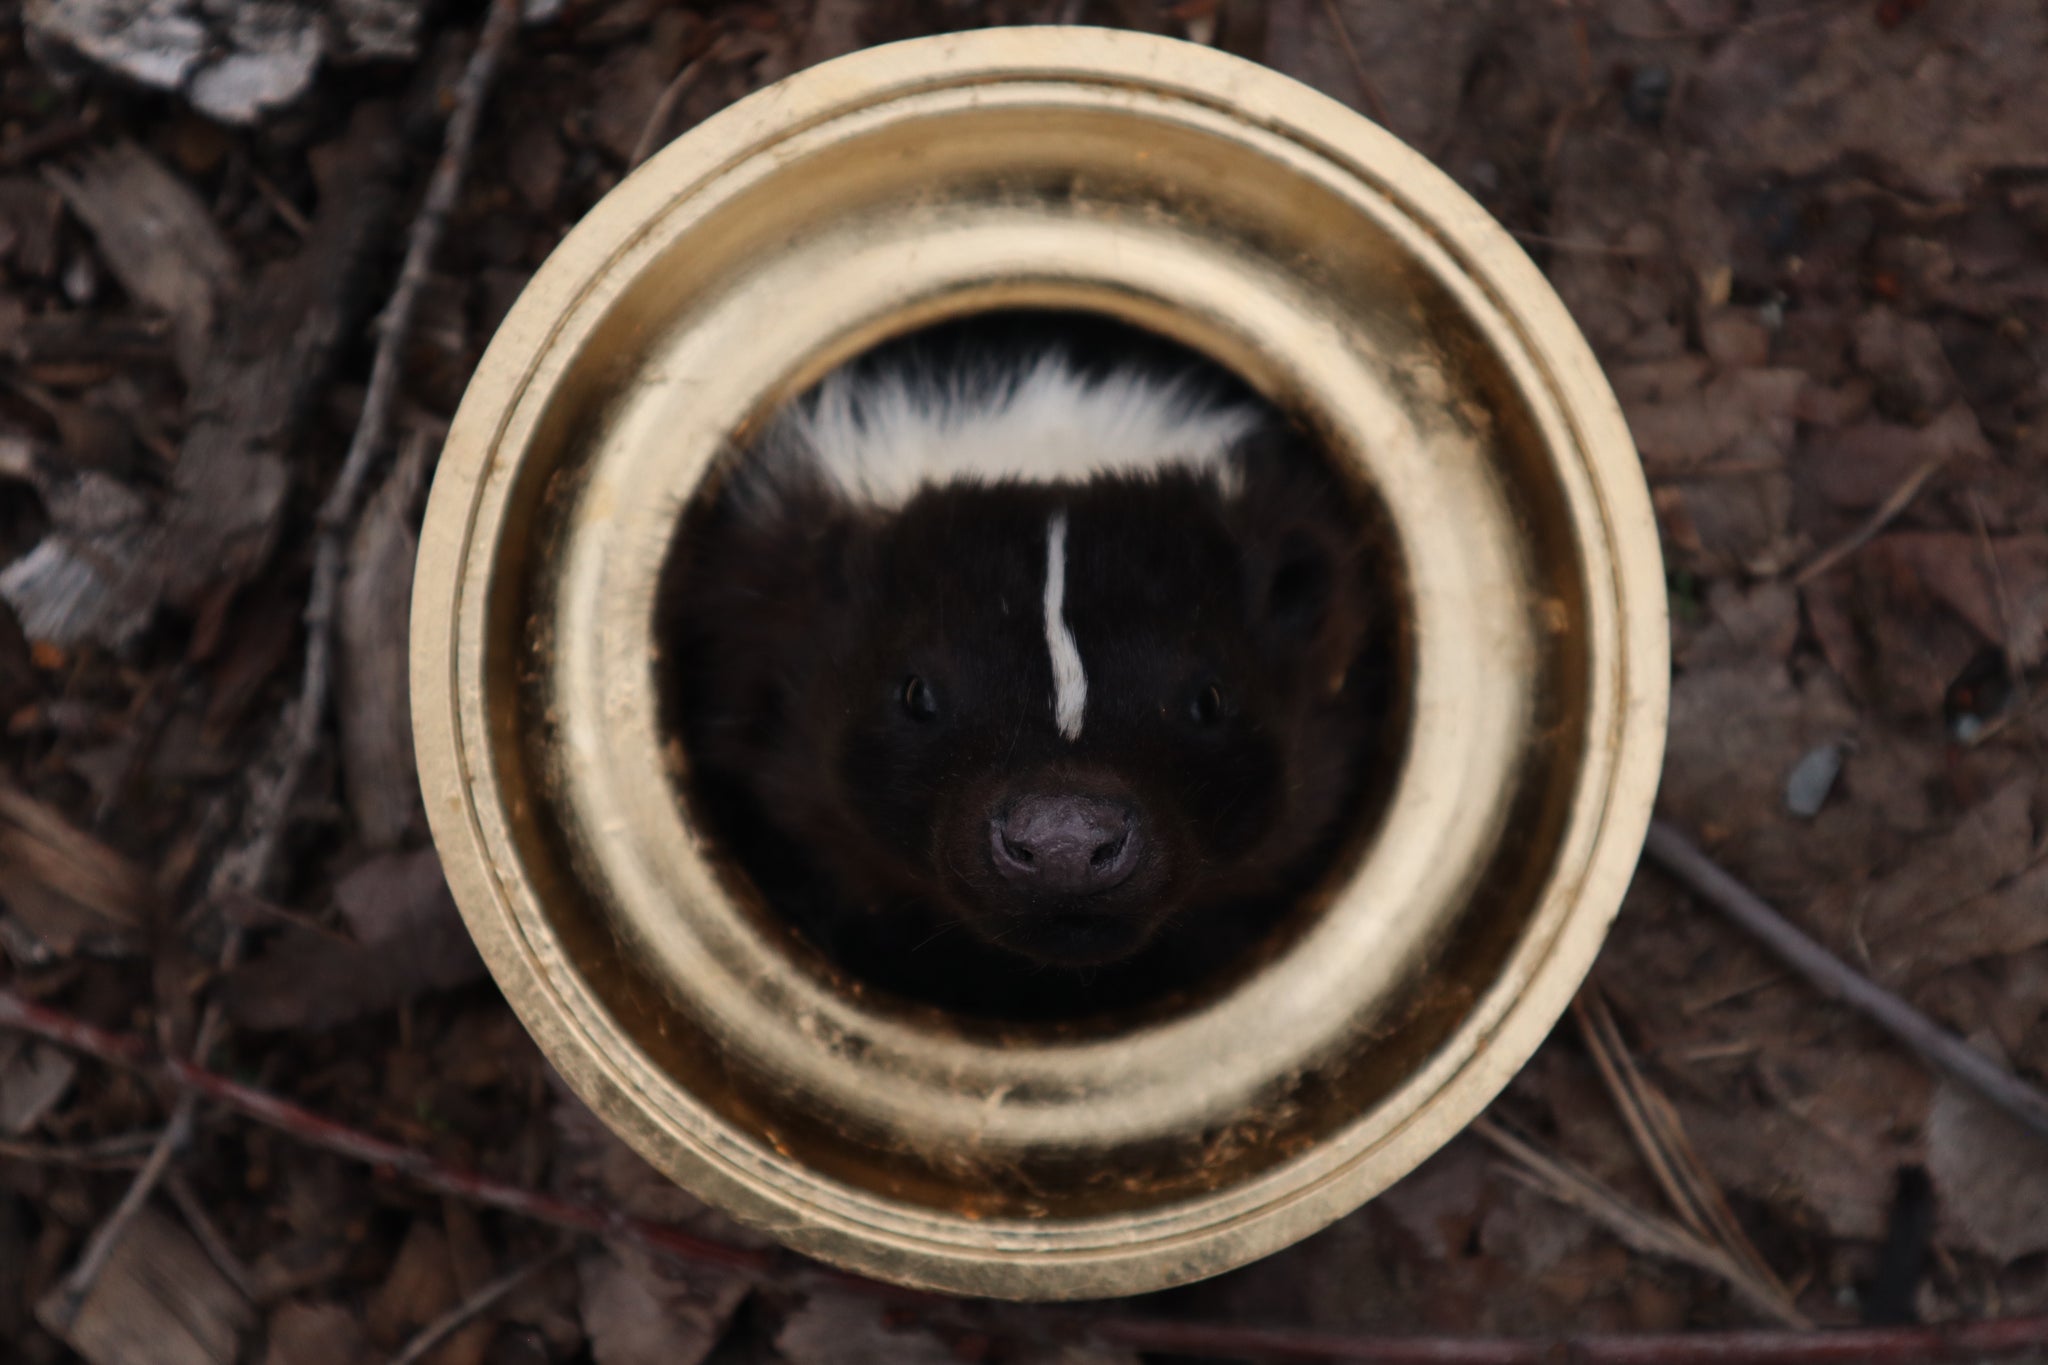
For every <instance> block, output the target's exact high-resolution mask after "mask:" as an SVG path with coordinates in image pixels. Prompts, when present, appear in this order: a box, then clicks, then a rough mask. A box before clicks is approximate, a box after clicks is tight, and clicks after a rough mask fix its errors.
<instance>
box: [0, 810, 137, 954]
mask: <svg viewBox="0 0 2048 1365" xmlns="http://www.w3.org/2000/svg"><path fill="white" fill-rule="evenodd" d="M0 899H4V901H5V903H6V905H7V907H8V908H9V909H11V910H12V911H13V912H14V913H15V914H16V915H17V916H19V917H20V918H21V920H22V922H23V923H24V924H26V925H27V926H28V928H29V929H30V930H31V931H33V932H34V933H35V934H36V936H37V937H38V938H40V939H42V940H43V942H44V943H45V944H47V945H48V946H49V947H50V948H51V949H52V950H53V951H55V952H57V953H58V954H60V955H67V954H70V953H73V952H76V951H77V950H78V949H79V948H80V947H82V946H87V945H91V946H93V947H95V948H98V949H102V950H110V951H121V950H125V949H131V948H133V947H134V946H135V944H136V941H137V937H138V934H139V931H140V929H141V926H142V923H143V919H144V916H145V915H146V914H147V912H148V911H149V909H150V907H151V906H152V905H153V904H154V903H155V891H154V888H152V887H151V885H150V881H149V877H148V875H147V874H146V873H144V872H143V870H142V869H141V868H139V867H137V866H136V865H135V864H133V863H131V862H129V861H128V860H127V859H126V858H124V857H122V856H121V855H120V854H118V853H116V852H114V850H112V849H110V848H108V847H107V846H106V845H105V844H103V843H101V842H100V841H99V840H97V839H95V838H93V837H92V836H91V835H90V834H87V833H85V832H84V831H83V830H80V829H77V828H75V827H73V826H72V825H71V824H70V823H69V822H68V821H66V820H65V819H64V817H63V816H61V815H59V814H58V813H57V812H56V811H54V810H52V809H50V808H49V807H48V806H46V805H44V804H43V803H42V802H40V801H38V800H36V799H35V798H34V797H32V796H30V795H28V794H27V793H26V792H23V791H19V790H17V789H15V788H13V787H10V786H7V785H6V784H5V783H0Z"/></svg>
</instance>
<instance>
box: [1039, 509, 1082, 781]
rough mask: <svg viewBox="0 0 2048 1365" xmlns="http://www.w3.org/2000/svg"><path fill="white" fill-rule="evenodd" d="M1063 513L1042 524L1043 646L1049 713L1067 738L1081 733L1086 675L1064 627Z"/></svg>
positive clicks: (1065, 598)
mask: <svg viewBox="0 0 2048 1365" xmlns="http://www.w3.org/2000/svg"><path fill="white" fill-rule="evenodd" d="M1066 606H1067V514H1066V513H1065V512H1055V513H1053V515H1052V520H1051V521H1049V522H1047V523H1046V527H1045V647H1046V650H1047V652H1048V653H1050V654H1051V655H1052V717H1053V719H1054V720H1056V721H1058V722H1059V727H1060V733H1061V734H1062V735H1065V736H1066V737H1067V738H1068V739H1070V740H1075V739H1079V738H1080V737H1081V713H1082V712H1083V711H1085V710H1087V709H1088V675H1087V674H1086V673H1084V672H1082V670H1081V649H1080V646H1078V645H1076V644H1075V643H1074V632H1073V631H1071V630H1068V629H1067V618H1066Z"/></svg>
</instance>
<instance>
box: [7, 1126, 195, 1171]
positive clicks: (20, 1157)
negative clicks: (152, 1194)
mask: <svg viewBox="0 0 2048 1365" xmlns="http://www.w3.org/2000/svg"><path fill="white" fill-rule="evenodd" d="M156 1139H157V1135H156V1134H155V1133H124V1134H122V1135H121V1136H120V1137H118V1138H112V1139H108V1140H105V1141H101V1142H86V1143H80V1144H78V1145H76V1146H57V1145H55V1144H52V1143H45V1142H10V1141H0V1161H32V1162H35V1163H37V1164H39V1165H46V1166H80V1167H83V1168H85V1169H87V1170H114V1171H132V1170H134V1169H135V1168H136V1167H137V1166H140V1165H141V1164H142V1163H143V1162H145V1161H147V1160H148V1159H149V1155H148V1153H149V1149H150V1148H152V1147H154V1146H156Z"/></svg>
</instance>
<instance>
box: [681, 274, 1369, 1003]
mask: <svg viewBox="0 0 2048 1365" xmlns="http://www.w3.org/2000/svg"><path fill="white" fill-rule="evenodd" d="M1320 425H1321V424H1320V422H1319V421H1318V420H1317V417H1316V414H1314V413H1309V412H1301V413H1290V412H1286V411H1283V410H1282V409H1281V408H1279V407H1277V406H1275V405H1274V404H1272V403H1270V402H1268V401H1267V400H1266V399H1265V398H1264V397H1262V396H1261V395H1260V394H1259V393H1258V392H1257V391H1256V390H1255V389H1253V388H1252V386H1251V385H1249V384H1248V383H1246V382H1245V381H1244V380H1243V379H1242V378H1240V377H1239V376H1238V375H1236V374H1234V373H1232V372H1231V371H1230V370H1229V369H1227V368H1225V367H1224V366H1222V365H1220V364H1218V363H1217V362H1216V361H1215V360H1213V359H1211V358H1210V357H1208V356H1206V355H1203V354H1202V353H1200V352H1198V351H1196V350H1194V349H1191V348H1190V347H1188V346H1186V345H1183V344H1181V343H1180V342H1177V341H1174V340H1170V339H1168V338H1167V337H1165V336H1163V335H1161V334H1159V333H1157V332H1154V331H1151V330H1147V329H1145V328H1142V327H1140V326H1137V325H1135V324H1133V323H1131V322H1128V321H1125V320H1121V319H1118V318H1115V317H1112V316H1110V315H1108V314H1105V313H1101V312H1093V311H1082V310H1077V309H1071V308H1068V309H1048V308H1038V309H1024V308H1002V309H993V310H986V309H985V310H982V311H978V312H973V313H970V314H967V315H965V316H959V317H953V318H950V319H947V320H945V321H941V322H937V323H926V324H924V325H910V326H907V327H906V328H905V329H902V330H899V331H898V332H897V334H895V335H893V336H890V337H889V338H887V339H886V340H883V341H881V342H880V343H878V344H876V345H874V346H871V347H870V348H868V349H867V350H865V351H863V352H861V353H860V354H858V355H856V356H855V357H853V358H852V359H851V360H849V361H847V362H846V363H845V364H843V365H842V366H841V367H840V368H839V369H837V370H835V371H834V372H833V373H832V374H831V375H829V376H828V377H826V378H825V379H824V380H822V381H820V382H818V383H816V384H814V385H812V386H811V387H810V388H809V389H808V390H806V391H805V392H803V393H801V394H799V395H797V396H796V397H795V398H794V399H792V400H790V401H789V402H787V403H784V404H781V405H778V406H775V407H771V409H770V410H768V411H766V412H763V413H759V414H756V415H755V416H754V417H753V418H752V419H751V420H749V421H748V422H747V423H745V424H744V426H743V427H742V429H741V431H740V432H739V433H738V434H737V435H736V436H735V438H734V440H733V442H732V448H731V449H730V450H729V452H728V454H727V456H726V457H725V458H724V459H723V460H722V461H721V462H720V463H719V464H718V465H717V466H716V467H715V468H714V469H713V470H712V471H711V473H710V474H709V476H708V477H707V478H706V479H705V481H704V483H703V485H702V486H701V487H700V488H699V489H698V491H697V494H696V495H695V497H694V498H693V499H692V500H691V501H690V503H689V504H688V506H687V508H686V510H685V513H684V516H683V518H682V521H681V525H680V526H679V528H678V533H677V536H676V539H675V541H674V543H673V545H672V547H671V550H670V553H669V557H668V562H667V564H666V565H665V567H664V571H663V588H662V593H661V596H660V598H659V602H658V607H657V611H658V616H659V624H658V626H657V638H658V639H659V641H660V644H661V647H662V654H661V657H660V659H659V660H658V662H657V665H656V666H657V670H658V673H659V688H660V693H661V696H662V701H663V706H664V709H665V716H664V720H665V723H666V726H667V729H668V732H669V734H670V735H671V736H672V737H673V746H674V752H676V753H677V754H678V755H679V757H680V762H678V763H676V764H675V765H674V770H675V774H676V779H677V792H678V797H679V799H681V800H682V801H683V802H684V803H685V805H686V808H687V810H688V812H689V815H690V818H691V819H692V821H693V823H694V824H695V825H696V826H697V827H698V828H700V829H702V830H704V831H706V832H708V833H709V834H710V835H711V836H712V840H713V850H712V851H713V853H714V857H715V859H716V863H717V866H718V869H719V872H720V875H721V878H722V880H723V882H724V885H725V887H726V889H727V890H728V892H729V893H730V894H732V895H733V896H734V897H735V898H736V899H737V900H738V901H739V902H740V903H741V904H742V905H743V906H745V907H746V908H747V910H748V912H749V913H750V914H751V915H752V916H753V917H754V919H755V922H756V923H757V924H758V925H759V926H761V927H762V928H764V929H767V930H768V931H769V932H771V933H776V934H779V935H780V937H781V940H782V941H783V942H785V943H786V944H787V946H788V947H789V949H790V951H791V953H792V955H793V956H794V958H795V959H796V960H797V961H798V962H799V963H801V964H802V965H803V966H804V967H805V968H806V969H807V970H809V971H810V972H812V973H813V974H814V975H815V976H817V977H820V978H822V979H824V980H825V981H826V982H828V983H830V984H831V985H833V986H836V987H837V988H839V989H842V990H846V991H850V992H853V993H856V994H859V995H861V996H863V997H865V998H867V999H869V1000H871V1001H875V1002H878V1003H884V1004H887V1003H890V1002H894V1003H896V1004H898V1005H910V1006H928V1007H936V1008H938V1009H940V1010H943V1011H946V1012H948V1013H950V1014H952V1015H954V1016H956V1017H957V1018H959V1019H961V1020H963V1021H979V1022H982V1023H997V1024H1001V1025H1005V1026H1011V1025H1020V1024H1022V1025H1029V1024H1034V1023H1056V1024H1059V1025H1061V1026H1063V1028H1064V1031H1066V1032H1067V1033H1068V1034H1070V1035H1071V1033H1072V1029H1073V1027H1074V1026H1076V1025H1079V1026H1081V1027H1082V1028H1083V1029H1084V1031H1086V1032H1091V1033H1101V1032H1113V1031H1115V1030H1117V1029H1119V1028H1128V1027H1131V1026H1134V1025H1137V1024H1141V1023H1147V1022H1154V1021H1157V1020H1159V1019H1161V1018H1164V1017H1169V1016H1171V1015H1173V1014H1176V1013H1179V1012H1183V1011H1185V1010H1187V1009H1189V1008H1192V1007H1196V1006H1199V1005H1200V1004H1201V1003H1203V1002H1204V1001H1206V1000H1209V999H1213V998H1214V997H1215V996H1216V995H1218V994H1220V993H1222V992H1226V991H1228V990H1229V989H1230V988H1231V986H1232V984H1233V983H1235V982H1237V981H1239V980H1242V979H1243V978H1244V977H1245V976H1246V975H1248V974H1249V973H1251V972H1253V971H1255V970H1256V969H1257V967H1258V966H1259V965H1260V964H1261V963H1263V962H1265V961H1267V960H1270V958H1271V957H1272V956H1273V955H1274V954H1275V953H1278V952H1281V951H1284V950H1285V948H1286V947H1287V946H1288V945H1289V944H1290V943H1292V942H1294V941H1295V940H1296V939H1297V938H1298V937H1299V936H1300V934H1301V933H1303V932H1304V931H1305V930H1306V929H1307V928H1308V927H1310V926H1311V925H1312V924H1313V923H1314V922H1315V920H1316V918H1317V917H1318V916H1319V915H1320V914H1321V913H1322V911H1323V910H1324V909H1325V908H1326V906H1327V903H1328V899H1329V893H1330V892H1331V891H1332V890H1333V889H1334V888H1335V887H1336V886H1338V885H1340V884H1341V882H1342V881H1343V879H1344V877H1345V876H1346V874H1347V873H1348V871H1349V869H1350V868H1351V866H1352V864H1353V863H1354V861H1355V857H1356V854H1357V852H1358V850H1359V849H1360V847H1361V846H1362V845H1363V844H1364V843H1365V842H1366V840H1367V839H1368V838H1369V836H1370V834H1371V832H1372V830H1373V828H1374V827H1375V825H1376V823H1377V820H1378V817H1379V815H1380V813H1381V811H1382V809H1383V807H1384V803H1385V799H1386V797H1387V795H1388V793H1389V791H1390V790H1391V775H1392V770H1393V768H1394V767H1395V765H1396V764H1397V763H1398V758H1399V754H1400V751H1401V748H1402V745H1403V743H1404V737H1405V729H1406V725H1407V716H1408V705H1407V686H1406V683H1407V669H1406V667H1405V663H1404V660H1405V643H1404V639H1405V636H1404V625H1403V623H1404V621H1405V619H1406V613H1405V606H1404V596H1403V591H1402V587H1401V582H1402V578H1401V571H1400V565H1399V561H1398V556H1397V555H1396V554H1395V552H1394V550H1393V538H1392V537H1391V536H1390V535H1389V534H1387V531H1386V513H1385V511H1384V509H1383V508H1382V507H1381V506H1380V504H1379V503H1378V501H1377V499H1376V498H1375V497H1374V496H1373V494H1372V492H1371V490H1370V489H1369V488H1368V487H1366V486H1365V485H1364V484H1363V483H1362V482H1361V481H1360V480H1359V479H1358V477H1357V474H1356V473H1355V472H1354V471H1351V470H1348V469H1345V468H1344V467H1343V466H1342V465H1341V464H1340V463H1339V462H1338V461H1336V460H1333V459H1331V458H1330V457H1329V455H1328V454H1327V453H1326V451H1325V449H1324V447H1323V444H1322V442H1321V441H1320V440H1319V439H1318V438H1317V437H1316V436H1315V435H1314V434H1312V433H1314V432H1316V431H1317V430H1318V429H1319V427H1320ZM1105 469H1106V470H1107V471H1108V472H1106V473H1104V472H1102V471H1104V470H1105ZM970 1026H972V1025H971V1024H970Z"/></svg>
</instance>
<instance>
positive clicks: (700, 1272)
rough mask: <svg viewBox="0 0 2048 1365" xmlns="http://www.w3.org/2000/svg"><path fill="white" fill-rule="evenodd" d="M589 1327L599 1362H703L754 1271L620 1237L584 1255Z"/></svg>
mask: <svg viewBox="0 0 2048 1365" xmlns="http://www.w3.org/2000/svg"><path fill="white" fill-rule="evenodd" d="M576 1269H577V1274H578V1276H579V1278H580V1279H581V1280H582V1283H583V1300H582V1305H583V1327H584V1330H585V1331H586V1332H588V1333H589V1334H590V1354H591V1358H592V1359H593V1360H595V1361H596V1362H597V1365H697V1362H699V1361H701V1360H703V1359H704V1358H705V1357H706V1356H708V1355H709V1354H711V1349H712V1348H713V1347H714V1346H716V1345H717V1344H718V1339H719V1338H720V1337H721V1336H723V1335H724V1334H725V1326H726V1323H727V1322H728V1321H729V1320H730V1319H731V1317H732V1314H733V1311H734V1310H735V1309H737V1308H738V1307H739V1305H740V1300H742V1299H744V1298H745V1297H746V1296H747V1290H748V1288H749V1282H748V1281H747V1279H746V1277H744V1276H742V1275H738V1274H734V1273H731V1272H724V1271H716V1270H709V1269H706V1268H704V1267H701V1266H681V1265H676V1264H675V1263H673V1262H670V1261H666V1260H658V1259H656V1258H655V1257H654V1256H652V1255H650V1254H649V1253H647V1252H646V1251H644V1250H642V1249H640V1248H639V1247H631V1246H625V1245H619V1246H615V1247H608V1248H606V1249H604V1250H602V1251H598V1252H594V1253H592V1254H590V1255H588V1256H585V1257H583V1258H582V1259H581V1260H580V1261H578V1262H577V1265H576Z"/></svg>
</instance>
